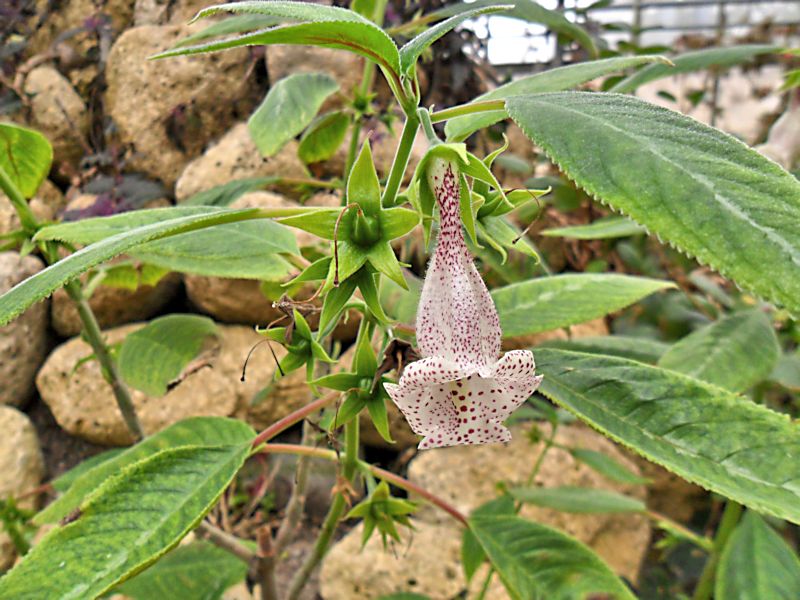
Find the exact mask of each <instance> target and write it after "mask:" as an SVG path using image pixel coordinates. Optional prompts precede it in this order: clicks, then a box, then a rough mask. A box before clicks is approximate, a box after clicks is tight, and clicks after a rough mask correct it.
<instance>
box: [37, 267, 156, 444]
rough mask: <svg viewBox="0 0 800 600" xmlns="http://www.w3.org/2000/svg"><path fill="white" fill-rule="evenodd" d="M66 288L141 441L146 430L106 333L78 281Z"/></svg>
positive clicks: (122, 409) (124, 414)
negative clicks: (138, 415)
mask: <svg viewBox="0 0 800 600" xmlns="http://www.w3.org/2000/svg"><path fill="white" fill-rule="evenodd" d="M51 264H52V263H51ZM64 289H65V290H66V292H67V294H68V295H69V297H70V298H71V299H72V301H73V302H74V303H75V308H76V309H77V310H78V315H79V316H80V318H81V323H82V324H83V335H84V336H85V338H86V341H88V342H89V345H90V346H91V347H92V350H93V351H94V355H95V356H96V357H97V362H99V363H100V369H101V370H102V372H103V378H104V379H105V380H106V381H107V382H108V384H109V385H110V386H111V390H112V392H113V393H114V398H115V399H116V401H117V406H118V407H119V412H120V413H122V418H123V419H124V421H125V425H127V427H128V431H130V433H131V435H132V436H133V438H134V440H135V441H137V442H138V441H139V440H141V439H142V438H143V437H144V430H143V429H142V424H141V423H140V422H139V417H137V416H136V408H135V407H134V406H133V398H132V397H131V391H130V388H128V386H127V385H125V382H123V381H122V376H121V375H120V372H119V366H118V365H117V361H116V360H115V359H114V357H113V356H111V351H110V350H109V348H108V345H106V343H105V340H104V339H103V332H102V331H101V330H100V325H99V324H98V323H97V319H96V318H95V316H94V312H92V308H91V306H89V302H88V301H87V300H86V298H85V297H84V295H83V290H82V289H81V286H80V284H79V283H78V282H77V281H70V282H69V283H68V284H66V285H65V286H64Z"/></svg>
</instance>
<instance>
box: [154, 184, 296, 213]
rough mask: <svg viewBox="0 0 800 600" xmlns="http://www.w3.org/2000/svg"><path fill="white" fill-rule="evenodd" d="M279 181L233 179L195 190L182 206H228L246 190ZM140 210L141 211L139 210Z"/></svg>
mask: <svg viewBox="0 0 800 600" xmlns="http://www.w3.org/2000/svg"><path fill="white" fill-rule="evenodd" d="M278 181H280V177H247V178H243V179H234V180H233V181H228V182H227V183H223V184H221V185H216V186H214V187H213V188H210V189H208V190H203V191H202V192H197V193H196V194H193V195H191V196H189V197H188V198H186V199H185V200H183V201H182V202H181V203H180V204H181V205H182V206H229V205H230V204H231V203H233V202H235V201H236V200H237V199H239V198H240V197H242V196H244V195H245V194H247V193H248V192H253V191H255V190H260V189H262V188H264V187H266V186H268V185H270V184H272V183H277V182H278ZM139 212H141V211H139Z"/></svg>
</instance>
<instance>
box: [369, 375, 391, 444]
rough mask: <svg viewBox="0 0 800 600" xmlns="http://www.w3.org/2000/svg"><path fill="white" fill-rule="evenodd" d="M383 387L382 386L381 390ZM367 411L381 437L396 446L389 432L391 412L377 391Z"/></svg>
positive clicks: (382, 396) (384, 399)
mask: <svg viewBox="0 0 800 600" xmlns="http://www.w3.org/2000/svg"><path fill="white" fill-rule="evenodd" d="M382 388H383V386H381V389H382ZM367 411H368V412H369V416H370V418H371V419H372V424H373V425H374V426H375V431H377V432H378V433H379V434H380V436H381V437H382V438H383V439H384V440H386V441H387V442H388V443H390V444H394V443H395V441H394V440H393V439H392V434H391V432H390V430H389V411H388V410H387V409H386V398H385V397H384V395H383V394H382V393H380V392H378V391H377V390H376V392H375V394H374V395H373V396H372V397H371V398H370V399H369V400H367Z"/></svg>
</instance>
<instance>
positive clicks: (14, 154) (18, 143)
mask: <svg viewBox="0 0 800 600" xmlns="http://www.w3.org/2000/svg"><path fill="white" fill-rule="evenodd" d="M52 163H53V147H52V146H51V145H50V142H48V141H47V138H46V137H44V136H43V135H42V134H41V133H39V132H38V131H34V130H33V129H28V128H27V127H20V126H19V125H14V124H13V123H0V170H2V171H4V172H5V174H6V176H8V178H9V179H10V180H11V182H12V183H13V184H14V185H15V186H16V187H17V189H18V190H19V191H20V193H22V195H23V196H25V198H30V197H31V196H33V195H34V194H35V193H36V190H38V189H39V186H40V185H41V183H42V181H43V180H44V178H45V177H47V173H48V172H49V171H50V165H51V164H52Z"/></svg>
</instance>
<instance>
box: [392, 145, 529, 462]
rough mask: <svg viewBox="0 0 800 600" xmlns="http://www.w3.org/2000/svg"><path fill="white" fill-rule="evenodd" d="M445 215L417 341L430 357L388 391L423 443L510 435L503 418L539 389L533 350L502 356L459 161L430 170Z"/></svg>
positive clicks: (435, 165)
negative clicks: (466, 214) (466, 226)
mask: <svg viewBox="0 0 800 600" xmlns="http://www.w3.org/2000/svg"><path fill="white" fill-rule="evenodd" d="M428 177H429V183H430V186H431V189H432V190H433V191H434V194H435V196H436V198H437V201H438V205H439V214H440V222H441V225H440V228H439V238H438V240H437V246H436V250H435V252H434V255H433V258H432V259H431V263H430V266H429V267H428V273H427V275H426V277H425V283H424V285H423V288H422V296H421V299H420V304H419V310H418V312H417V342H418V344H419V348H420V351H421V353H422V355H423V356H424V357H425V358H423V359H421V360H418V361H416V362H414V363H411V364H410V365H408V366H407V367H406V369H405V371H404V372H403V375H402V376H401V377H400V382H399V384H396V385H395V384H386V385H385V387H386V391H387V392H388V394H389V396H390V397H391V398H392V400H393V401H394V403H395V404H396V405H397V406H398V408H399V409H400V410H401V411H402V413H403V414H404V415H405V417H406V418H407V419H408V422H409V425H410V426H411V429H412V430H413V431H414V432H415V433H417V434H418V435H422V436H425V437H424V439H423V440H422V442H421V443H420V445H419V448H420V449H427V448H437V447H441V446H452V445H456V444H489V443H498V442H507V441H509V440H510V439H511V433H510V432H509V431H508V429H506V428H505V427H504V426H503V421H504V420H505V419H506V418H508V416H509V415H510V414H511V413H512V412H513V411H514V410H516V408H517V407H519V406H520V405H521V404H522V403H523V402H525V400H527V399H528V397H529V396H530V395H531V394H532V393H533V392H534V391H535V390H536V388H537V387H538V386H539V383H540V382H541V379H542V378H541V377H536V376H535V374H534V372H535V363H534V360H533V354H532V353H531V352H530V351H528V350H514V351H513V352H509V353H507V354H505V355H504V356H503V357H502V358H500V359H499V360H498V357H499V356H500V338H501V335H502V332H501V330H500V321H499V319H498V316H497V310H496V309H495V306H494V302H493V301H492V298H491V296H490V295H489V291H488V290H487V289H486V285H485V284H484V282H483V279H481V277H480V274H479V273H478V270H477V269H476V268H475V264H474V263H473V260H472V256H471V254H470V253H469V249H468V248H467V246H466V244H465V242H464V237H463V234H462V231H461V221H460V217H459V197H460V190H459V176H458V171H457V167H456V165H455V164H454V163H452V162H449V161H446V160H442V159H433V160H432V161H431V164H430V167H429V169H428Z"/></svg>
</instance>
